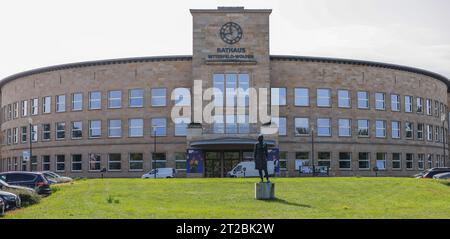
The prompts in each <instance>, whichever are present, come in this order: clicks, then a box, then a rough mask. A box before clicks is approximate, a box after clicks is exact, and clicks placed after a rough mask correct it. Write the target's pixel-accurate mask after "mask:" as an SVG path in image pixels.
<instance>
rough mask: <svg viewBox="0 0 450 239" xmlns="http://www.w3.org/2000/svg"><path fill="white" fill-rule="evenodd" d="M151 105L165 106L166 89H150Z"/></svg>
mask: <svg viewBox="0 0 450 239" xmlns="http://www.w3.org/2000/svg"><path fill="white" fill-rule="evenodd" d="M151 94H152V95H151V97H152V106H154V107H155V106H166V89H165V88H156V89H151Z"/></svg>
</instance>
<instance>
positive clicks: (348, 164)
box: [339, 152, 352, 169]
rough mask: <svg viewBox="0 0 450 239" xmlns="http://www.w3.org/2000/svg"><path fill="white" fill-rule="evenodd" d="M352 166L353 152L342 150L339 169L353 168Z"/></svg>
mask: <svg viewBox="0 0 450 239" xmlns="http://www.w3.org/2000/svg"><path fill="white" fill-rule="evenodd" d="M351 168H352V153H351V152H340V153H339V169H351Z"/></svg>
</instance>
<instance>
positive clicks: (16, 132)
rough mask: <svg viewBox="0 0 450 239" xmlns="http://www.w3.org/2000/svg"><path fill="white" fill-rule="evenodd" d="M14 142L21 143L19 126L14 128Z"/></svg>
mask: <svg viewBox="0 0 450 239" xmlns="http://www.w3.org/2000/svg"><path fill="white" fill-rule="evenodd" d="M13 143H15V144H18V143H19V128H14V129H13Z"/></svg>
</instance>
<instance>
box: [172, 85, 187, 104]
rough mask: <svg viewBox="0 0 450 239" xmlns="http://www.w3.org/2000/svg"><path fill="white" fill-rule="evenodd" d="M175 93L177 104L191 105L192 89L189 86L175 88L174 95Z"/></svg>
mask: <svg viewBox="0 0 450 239" xmlns="http://www.w3.org/2000/svg"><path fill="white" fill-rule="evenodd" d="M174 95H175V97H176V99H175V106H190V105H191V91H190V89H189V88H175V89H174V90H173V93H172V97H173V96H174Z"/></svg>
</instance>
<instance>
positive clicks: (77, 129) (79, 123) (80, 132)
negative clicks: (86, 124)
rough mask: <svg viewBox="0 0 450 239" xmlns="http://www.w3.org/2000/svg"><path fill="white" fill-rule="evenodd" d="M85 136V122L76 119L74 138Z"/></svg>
mask: <svg viewBox="0 0 450 239" xmlns="http://www.w3.org/2000/svg"><path fill="white" fill-rule="evenodd" d="M81 138H83V122H82V121H74V122H72V139H81Z"/></svg>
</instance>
